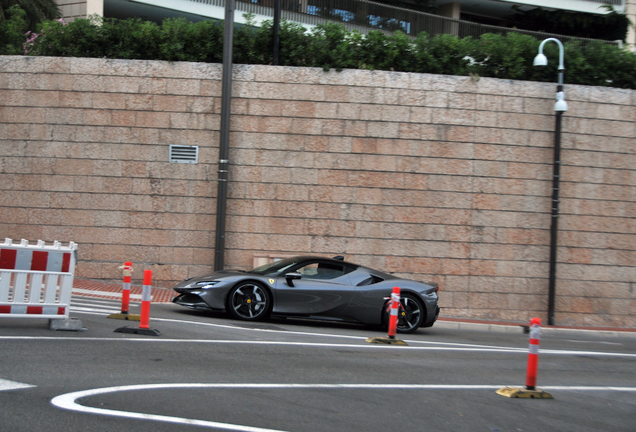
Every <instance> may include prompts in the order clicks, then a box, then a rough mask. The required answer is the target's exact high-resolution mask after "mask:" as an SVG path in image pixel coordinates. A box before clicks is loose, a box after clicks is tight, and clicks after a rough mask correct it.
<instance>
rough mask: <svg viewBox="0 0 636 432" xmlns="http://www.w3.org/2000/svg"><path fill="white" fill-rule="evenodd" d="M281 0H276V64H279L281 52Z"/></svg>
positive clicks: (274, 62)
mask: <svg viewBox="0 0 636 432" xmlns="http://www.w3.org/2000/svg"><path fill="white" fill-rule="evenodd" d="M279 33H280V0H274V61H273V64H274V66H278V64H279V52H280V34H279Z"/></svg>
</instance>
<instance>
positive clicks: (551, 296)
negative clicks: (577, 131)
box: [548, 72, 563, 325]
mask: <svg viewBox="0 0 636 432" xmlns="http://www.w3.org/2000/svg"><path fill="white" fill-rule="evenodd" d="M562 91H563V72H559V84H558V86H557V94H558V93H559V92H562ZM562 118H563V111H557V112H556V125H555V128H554V164H553V176H552V222H551V224H550V280H549V285H548V325H554V324H555V320H554V311H555V300H556V267H557V245H558V243H557V237H558V233H559V180H560V179H561V120H562Z"/></svg>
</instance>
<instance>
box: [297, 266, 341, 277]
mask: <svg viewBox="0 0 636 432" xmlns="http://www.w3.org/2000/svg"><path fill="white" fill-rule="evenodd" d="M297 271H298V273H300V274H301V275H303V279H323V280H325V279H335V278H337V277H340V276H342V275H344V274H345V269H344V266H343V265H340V264H332V263H311V264H307V265H305V266H303V267H301V268H299V269H298V270H297Z"/></svg>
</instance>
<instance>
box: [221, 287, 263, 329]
mask: <svg viewBox="0 0 636 432" xmlns="http://www.w3.org/2000/svg"><path fill="white" fill-rule="evenodd" d="M271 306H272V296H271V295H270V294H269V291H268V290H267V288H265V287H263V286H262V285H261V284H259V283H256V282H242V283H240V284H238V285H237V286H235V287H234V288H232V290H231V291H230V295H229V296H228V299H227V310H228V311H229V312H230V315H232V316H233V317H234V318H237V319H240V320H243V321H261V320H264V319H265V318H267V317H268V316H269V312H270V310H271Z"/></svg>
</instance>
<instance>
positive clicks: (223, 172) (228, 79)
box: [214, 0, 234, 271]
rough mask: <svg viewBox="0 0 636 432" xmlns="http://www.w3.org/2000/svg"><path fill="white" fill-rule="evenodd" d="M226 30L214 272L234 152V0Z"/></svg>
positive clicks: (220, 257) (228, 1) (219, 264)
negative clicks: (231, 142)
mask: <svg viewBox="0 0 636 432" xmlns="http://www.w3.org/2000/svg"><path fill="white" fill-rule="evenodd" d="M224 24H225V27H224V31H223V77H222V84H221V132H220V141H219V170H218V174H219V176H218V179H219V180H218V181H219V183H218V193H217V196H216V240H215V243H214V248H215V253H214V271H219V270H223V267H224V255H225V219H226V215H227V183H228V165H229V163H230V161H229V153H230V106H231V101H232V42H233V38H234V0H225V23H224Z"/></svg>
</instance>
